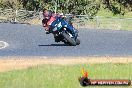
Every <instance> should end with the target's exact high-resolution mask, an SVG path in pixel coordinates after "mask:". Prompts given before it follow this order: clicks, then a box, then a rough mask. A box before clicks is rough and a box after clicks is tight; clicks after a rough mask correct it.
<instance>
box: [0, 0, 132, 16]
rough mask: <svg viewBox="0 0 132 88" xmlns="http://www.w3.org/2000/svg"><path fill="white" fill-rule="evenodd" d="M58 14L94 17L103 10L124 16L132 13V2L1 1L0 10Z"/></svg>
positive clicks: (110, 0) (105, 0)
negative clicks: (52, 11)
mask: <svg viewBox="0 0 132 88" xmlns="http://www.w3.org/2000/svg"><path fill="white" fill-rule="evenodd" d="M55 7H57V11H58V12H63V13H75V14H78V15H79V14H81V15H89V16H94V15H96V14H97V13H98V11H99V10H101V8H104V9H107V10H109V11H111V12H112V13H113V14H115V15H117V14H121V15H124V14H125V13H127V12H128V11H129V12H130V11H132V0H0V8H13V9H22V8H24V9H27V10H37V11H38V10H42V9H43V8H47V9H51V10H55Z"/></svg>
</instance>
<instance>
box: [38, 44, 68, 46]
mask: <svg viewBox="0 0 132 88" xmlns="http://www.w3.org/2000/svg"><path fill="white" fill-rule="evenodd" d="M38 46H68V45H66V44H50V45H38Z"/></svg>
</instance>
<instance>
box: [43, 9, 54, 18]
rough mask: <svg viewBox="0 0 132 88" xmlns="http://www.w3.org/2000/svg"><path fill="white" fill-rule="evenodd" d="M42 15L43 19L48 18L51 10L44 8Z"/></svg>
mask: <svg viewBox="0 0 132 88" xmlns="http://www.w3.org/2000/svg"><path fill="white" fill-rule="evenodd" d="M43 16H44V18H45V19H50V17H51V16H52V11H51V10H47V9H44V10H43Z"/></svg>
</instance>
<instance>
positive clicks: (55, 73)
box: [0, 63, 132, 88]
mask: <svg viewBox="0 0 132 88" xmlns="http://www.w3.org/2000/svg"><path fill="white" fill-rule="evenodd" d="M82 68H84V69H85V70H87V71H88V73H89V77H90V78H91V79H130V80H132V63H102V64H101V63H95V64H71V65H55V64H51V65H50V64H47V65H46V64H45V65H40V66H34V67H28V68H27V69H23V70H14V71H8V72H2V73H0V88H82V87H81V85H80V84H79V82H78V77H80V76H81V69H82ZM131 87H132V86H129V87H126V86H125V88H131ZM89 88H107V87H105V86H102V87H89ZM108 88H124V87H108Z"/></svg>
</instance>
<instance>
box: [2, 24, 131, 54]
mask: <svg viewBox="0 0 132 88" xmlns="http://www.w3.org/2000/svg"><path fill="white" fill-rule="evenodd" d="M79 35H80V40H81V44H80V45H79V46H65V45H64V44H63V43H58V44H57V43H55V42H54V39H53V35H52V34H49V35H46V34H45V32H44V30H43V28H42V27H41V26H33V25H24V24H7V23H1V24H0V41H5V42H7V43H8V44H9V46H8V47H6V48H4V49H0V56H105V55H109V56H130V55H132V31H114V30H95V29H88V30H86V29H80V30H79Z"/></svg>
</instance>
